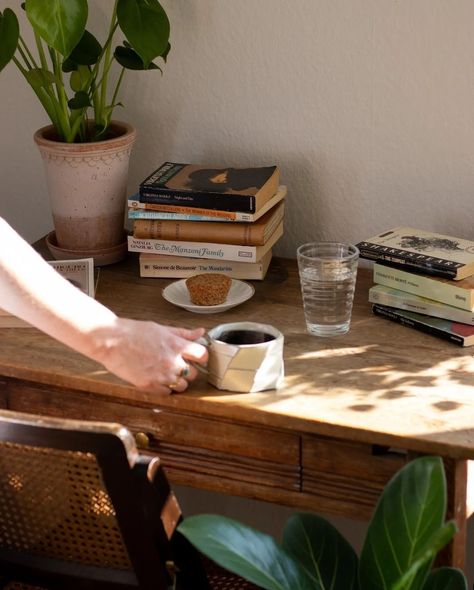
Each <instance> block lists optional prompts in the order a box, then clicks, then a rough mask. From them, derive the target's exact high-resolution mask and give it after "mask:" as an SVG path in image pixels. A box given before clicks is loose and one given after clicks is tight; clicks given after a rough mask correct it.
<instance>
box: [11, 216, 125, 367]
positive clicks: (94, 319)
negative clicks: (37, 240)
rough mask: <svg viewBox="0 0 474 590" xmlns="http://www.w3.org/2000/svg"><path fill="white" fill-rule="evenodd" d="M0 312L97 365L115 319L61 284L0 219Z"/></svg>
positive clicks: (83, 295) (73, 288) (38, 257)
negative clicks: (18, 318) (40, 332)
mask: <svg viewBox="0 0 474 590" xmlns="http://www.w3.org/2000/svg"><path fill="white" fill-rule="evenodd" d="M0 307H2V308H4V309H5V310H6V311H8V312H10V313H12V314H14V315H16V316H18V317H20V318H22V319H24V320H26V321H27V322H29V323H30V324H31V325H33V326H35V327H37V328H39V329H40V330H42V331H43V332H45V333H47V334H49V335H50V336H52V337H53V338H56V339H57V340H59V341H60V342H63V343H64V344H66V345H68V346H70V347H71V348H74V349H75V350H76V351H78V352H81V353H82V354H85V355H86V356H89V357H91V358H95V359H96V360H100V357H101V354H102V349H103V347H104V345H105V342H104V339H105V338H106V335H105V334H106V332H107V331H108V330H109V329H111V328H113V326H114V324H115V323H116V321H117V317H116V315H115V314H114V313H113V312H112V311H110V310H109V309H107V308H106V307H104V306H103V305H101V304H100V303H99V302H97V301H95V300H94V299H92V298H91V297H89V296H87V295H86V294H85V293H83V292H82V291H80V290H79V289H77V288H76V287H74V286H73V285H72V284H71V283H69V282H68V281H66V280H64V279H63V278H62V277H61V276H60V275H59V274H58V273H57V272H56V271H55V270H54V269H53V268H52V267H51V266H50V265H49V264H47V263H46V262H45V261H44V260H43V259H42V258H41V256H39V254H37V253H36V252H35V251H34V250H33V249H32V248H31V247H30V246H29V245H28V244H27V243H26V242H25V241H24V240H23V239H22V238H21V237H20V236H19V235H18V234H17V233H16V232H15V231H14V230H13V229H12V228H11V227H10V226H9V225H8V224H7V223H6V222H5V221H4V220H3V219H1V218H0Z"/></svg>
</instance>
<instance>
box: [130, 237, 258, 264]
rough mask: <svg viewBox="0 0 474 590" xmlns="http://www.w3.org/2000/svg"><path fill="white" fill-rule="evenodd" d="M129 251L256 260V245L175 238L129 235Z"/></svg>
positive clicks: (246, 260)
mask: <svg viewBox="0 0 474 590" xmlns="http://www.w3.org/2000/svg"><path fill="white" fill-rule="evenodd" d="M128 250H129V252H149V253H151V252H154V253H155V254H167V255H169V256H188V257H190V258H208V259H211V260H236V261H239V262H256V260H257V249H256V246H236V245H231V244H214V243H207V242H180V241H173V240H155V239H140V238H135V237H134V236H128Z"/></svg>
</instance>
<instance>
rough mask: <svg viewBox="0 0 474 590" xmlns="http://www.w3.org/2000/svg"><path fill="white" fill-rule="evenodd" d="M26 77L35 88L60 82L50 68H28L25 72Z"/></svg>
mask: <svg viewBox="0 0 474 590" xmlns="http://www.w3.org/2000/svg"><path fill="white" fill-rule="evenodd" d="M25 76H26V79H27V80H28V84H30V86H33V88H36V89H38V88H43V87H45V86H50V85H51V84H55V83H57V82H58V79H57V78H56V77H55V76H54V74H53V73H52V72H50V71H49V70H43V69H42V68H35V69H33V70H28V71H27V72H26V73H25Z"/></svg>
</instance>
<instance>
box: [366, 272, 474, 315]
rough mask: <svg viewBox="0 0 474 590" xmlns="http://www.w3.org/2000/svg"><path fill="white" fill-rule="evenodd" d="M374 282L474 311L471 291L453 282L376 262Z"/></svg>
mask: <svg viewBox="0 0 474 590" xmlns="http://www.w3.org/2000/svg"><path fill="white" fill-rule="evenodd" d="M374 282H375V283H378V284H380V285H385V286H386V287H392V288H393V289H400V290H401V291H406V292H407V293H412V294H413V295H419V296H420V297H426V298H428V299H434V300H435V301H440V302H441V303H446V304H447V305H452V306H454V307H459V308H460V309H467V310H468V311H474V305H473V293H472V291H471V290H470V289H463V288H461V287H458V286H457V285H456V283H455V282H453V283H446V282H443V281H439V280H437V279H434V278H433V279H432V278H430V277H428V276H423V275H418V274H413V273H410V272H406V271H403V270H400V269H397V268H394V267H391V266H385V265H381V264H378V263H375V264H374Z"/></svg>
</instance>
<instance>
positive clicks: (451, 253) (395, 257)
mask: <svg viewBox="0 0 474 590" xmlns="http://www.w3.org/2000/svg"><path fill="white" fill-rule="evenodd" d="M356 245H357V247H358V248H359V251H360V256H361V258H368V259H370V260H376V261H380V262H383V263H384V264H386V265H389V266H394V267H398V268H405V269H406V270H408V271H411V272H419V273H424V274H431V275H435V276H442V277H447V278H450V279H453V280H455V281H458V280H461V279H464V278H466V277H469V276H471V275H472V274H474V242H473V241H470V240H464V239H461V238H455V237H451V236H445V235H442V234H437V233H434V232H430V231H425V230H422V229H416V228H413V227H396V228H393V229H390V230H387V231H385V232H383V233H381V234H379V235H377V236H374V237H373V238H369V239H367V240H364V241H362V242H359V243H358V244H356Z"/></svg>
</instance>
